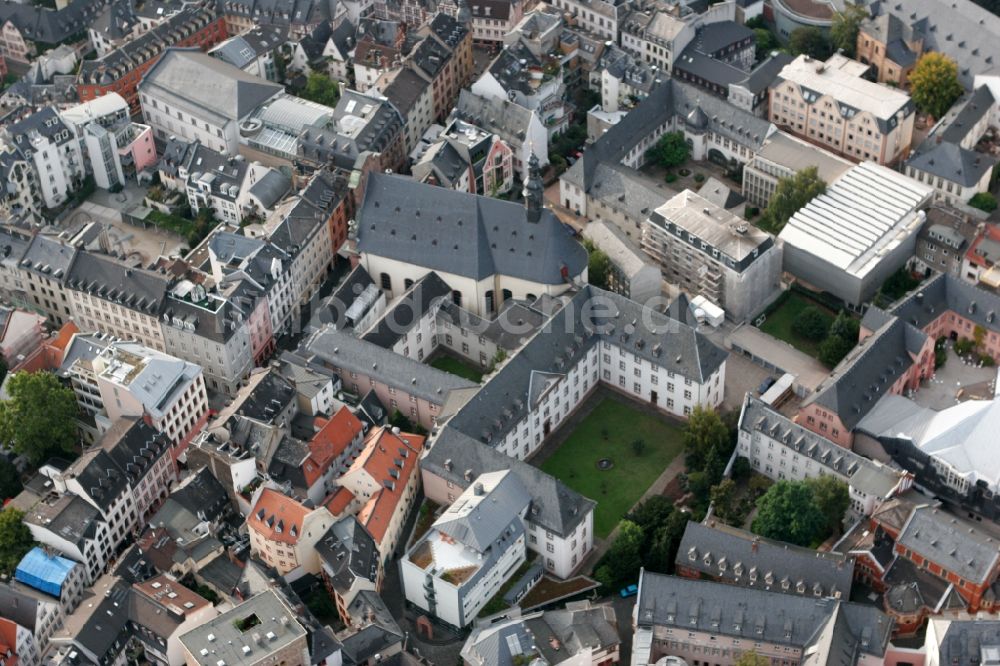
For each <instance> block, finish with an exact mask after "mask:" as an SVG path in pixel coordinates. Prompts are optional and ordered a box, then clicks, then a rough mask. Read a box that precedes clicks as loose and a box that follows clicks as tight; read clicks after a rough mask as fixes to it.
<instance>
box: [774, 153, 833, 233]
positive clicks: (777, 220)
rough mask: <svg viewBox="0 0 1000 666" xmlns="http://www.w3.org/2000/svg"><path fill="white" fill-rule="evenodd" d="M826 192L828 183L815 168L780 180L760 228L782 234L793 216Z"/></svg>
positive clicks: (808, 168)
mask: <svg viewBox="0 0 1000 666" xmlns="http://www.w3.org/2000/svg"><path fill="white" fill-rule="evenodd" d="M824 192H826V183H825V182H823V179H822V178H820V177H819V170H818V169H817V168H816V167H814V166H811V167H807V168H805V169H803V170H802V171H799V172H798V173H796V174H795V175H793V176H789V177H787V178H781V179H779V180H778V185H777V187H775V189H774V194H772V195H771V201H770V203H768V206H767V210H765V211H764V214H763V215H762V216H761V218H760V226H761V227H762V228H763V229H765V230H767V231H770V232H771V233H772V234H779V233H781V230H782V229H783V228H784V227H785V224H787V223H788V220H790V219H791V217H792V215H795V213H797V212H799V209H800V208H802V207H803V206H805V205H806V204H807V203H809V202H810V201H812V200H813V199H814V198H815V197H818V196H819V195H821V194H823V193H824Z"/></svg>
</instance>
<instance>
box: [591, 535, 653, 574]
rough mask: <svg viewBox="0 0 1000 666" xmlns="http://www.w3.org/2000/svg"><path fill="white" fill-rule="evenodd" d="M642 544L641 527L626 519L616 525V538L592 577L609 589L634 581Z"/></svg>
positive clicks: (643, 539) (637, 572)
mask: <svg viewBox="0 0 1000 666" xmlns="http://www.w3.org/2000/svg"><path fill="white" fill-rule="evenodd" d="M644 542H645V536H644V534H643V530H642V528H641V527H639V526H638V525H636V524H635V523H633V522H632V521H631V520H627V519H626V520H623V521H621V522H620V523H618V536H617V537H615V540H614V541H613V542H612V543H611V547H610V548H609V549H608V554H607V556H605V557H604V558H603V559H602V560H601V561H602V564H601V566H599V567H598V568H597V571H595V572H594V576H595V577H596V578H597V580H599V581H600V582H601V583H602V584H603V585H604V586H606V587H609V588H615V587H618V586H619V585H623V584H625V583H628V582H630V581H632V580H635V578H636V577H637V576H638V574H639V569H640V568H641V567H642V547H643V543H644Z"/></svg>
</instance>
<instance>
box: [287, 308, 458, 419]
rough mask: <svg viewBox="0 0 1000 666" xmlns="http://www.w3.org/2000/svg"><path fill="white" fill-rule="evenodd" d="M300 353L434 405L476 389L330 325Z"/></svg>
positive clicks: (449, 375) (439, 371)
mask: <svg viewBox="0 0 1000 666" xmlns="http://www.w3.org/2000/svg"><path fill="white" fill-rule="evenodd" d="M300 354H303V355H305V356H307V357H309V358H313V357H315V358H316V360H319V361H321V362H323V363H325V364H327V365H331V366H336V367H338V368H342V369H344V370H349V371H356V372H359V373H364V374H366V375H369V376H371V377H374V378H375V380H376V381H378V382H379V383H383V384H386V385H388V386H405V388H406V391H407V392H408V393H410V394H412V395H416V396H417V397H420V398H423V399H425V400H428V401H429V402H432V403H434V404H437V405H440V404H443V403H444V401H445V400H447V398H448V395H449V393H450V392H451V391H454V390H459V389H469V388H474V387H475V386H476V385H475V384H473V383H472V382H470V381H469V380H467V379H462V378H461V377H458V376H456V375H453V374H451V373H448V372H444V371H443V370H438V369H437V368H433V367H431V366H429V365H425V364H423V363H420V362H419V361H416V360H414V359H411V358H406V357H405V356H400V355H399V354H396V353H395V352H393V351H391V350H388V349H383V348H382V347H379V346H378V345H376V344H372V343H371V342H366V341H364V340H359V339H358V338H356V337H354V336H353V335H351V334H350V333H345V332H343V331H336V330H333V329H332V328H330V327H329V326H327V327H324V328H323V329H321V330H319V331H318V332H317V333H316V334H314V335H313V336H312V337H311V338H309V339H308V340H306V341H305V342H304V343H303V348H302V349H301V350H300ZM348 388H350V387H348Z"/></svg>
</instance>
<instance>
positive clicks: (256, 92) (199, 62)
mask: <svg viewBox="0 0 1000 666" xmlns="http://www.w3.org/2000/svg"><path fill="white" fill-rule="evenodd" d="M139 89H140V90H142V91H144V92H153V91H156V92H157V94H160V95H167V96H172V98H173V99H174V100H175V101H176V103H179V104H181V105H183V106H185V107H188V108H193V109H195V110H196V112H197V113H199V114H200V115H203V116H204V115H213V116H215V117H216V118H221V119H225V120H230V121H237V120H240V119H242V118H245V117H246V116H248V115H250V113H251V112H252V111H253V110H254V109H256V108H257V107H259V106H260V105H261V104H263V103H264V102H266V101H267V100H269V99H271V98H272V97H274V96H275V95H277V94H278V93H280V92H282V91H283V90H284V88H283V87H282V86H280V85H278V84H276V83H271V82H270V81H265V80H264V79H261V78H258V77H256V76H252V75H250V74H247V73H246V72H244V71H243V70H242V69H239V68H238V67H233V66H232V65H230V64H229V63H227V62H223V61H221V60H219V59H217V58H213V57H212V56H210V55H208V54H207V53H202V52H201V51H199V50H198V49H197V48H192V49H188V48H170V49H167V50H166V52H164V54H163V55H162V56H161V57H160V59H159V60H157V61H156V64H155V65H153V66H152V67H151V68H149V69H148V70H147V71H146V73H145V75H143V78H142V82H141V83H140V84H139Z"/></svg>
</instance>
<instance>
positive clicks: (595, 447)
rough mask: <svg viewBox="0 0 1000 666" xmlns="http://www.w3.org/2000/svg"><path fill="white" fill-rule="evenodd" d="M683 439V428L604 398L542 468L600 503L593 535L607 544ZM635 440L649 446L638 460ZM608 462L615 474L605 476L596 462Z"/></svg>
mask: <svg viewBox="0 0 1000 666" xmlns="http://www.w3.org/2000/svg"><path fill="white" fill-rule="evenodd" d="M604 431H607V433H608V438H607V439H606V440H605V438H604V434H603V433H604ZM681 437H682V433H681V428H680V427H679V426H675V425H671V424H669V423H666V422H665V421H663V420H661V419H659V418H656V417H654V416H650V415H648V414H646V413H644V412H641V411H639V410H637V409H635V408H634V407H632V406H630V405H628V404H624V403H622V402H619V401H617V400H613V399H611V398H604V400H603V401H602V402H601V403H600V404H598V405H597V407H596V408H595V409H594V411H592V412H591V413H590V414H588V415H587V416H586V417H585V418H584V419H583V421H582V422H581V423H580V425H579V426H577V428H576V429H575V430H574V431H573V434H571V435H570V436H569V438H568V439H567V440H566V441H565V442H563V444H562V446H560V447H559V450H558V451H556V452H555V453H554V454H552V456H551V457H550V458H549V459H548V460H546V461H545V462H543V463H542V465H541V468H542V470H544V471H546V472H548V473H549V474H551V475H552V476H554V477H556V478H557V479H559V480H561V481H562V482H563V483H565V484H566V485H568V486H570V487H571V488H573V489H574V490H576V491H577V492H580V493H582V494H583V495H584V496H585V497H589V498H590V499H592V500H595V501H596V502H597V508H596V509H595V510H594V533H595V534H596V535H597V536H598V537H602V538H603V537H605V536H607V535H608V534H609V533H610V532H611V530H613V529H614V528H615V526H616V525H617V524H618V521H620V520H621V519H622V518H623V517H624V516H625V514H626V513H628V511H629V510H630V509H631V508H632V506H633V505H634V504H635V503H636V502H637V501H638V500H639V498H640V497H642V494H643V493H644V492H646V489H647V488H649V486H650V485H652V483H653V481H655V480H656V479H657V477H659V476H660V474H662V473H663V470H664V469H666V467H667V465H669V464H670V462H671V461H672V460H673V459H674V457H676V456H677V454H679V453H680V452H681V451H682V449H683V448H684V444H683V441H682V439H681ZM637 439H641V440H642V441H643V442H645V447H644V449H643V451H642V453H641V454H639V455H636V453H635V450H634V449H633V446H632V442H633V441H635V440H637ZM605 457H607V458H611V460H612V461H613V462H614V468H613V469H610V470H608V471H606V472H602V471H601V470H599V469H597V461H598V460H600V459H601V458H605Z"/></svg>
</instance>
